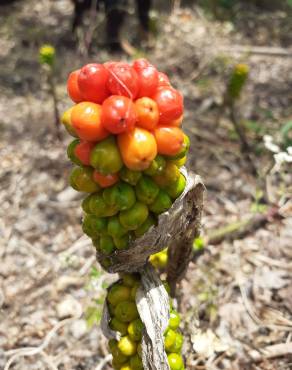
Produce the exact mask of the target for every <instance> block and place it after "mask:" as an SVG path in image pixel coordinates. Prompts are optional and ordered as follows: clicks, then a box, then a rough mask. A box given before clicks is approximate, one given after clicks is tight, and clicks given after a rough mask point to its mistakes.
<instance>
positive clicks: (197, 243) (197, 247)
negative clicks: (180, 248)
mask: <svg viewBox="0 0 292 370" xmlns="http://www.w3.org/2000/svg"><path fill="white" fill-rule="evenodd" d="M204 248H205V242H204V239H203V238H201V237H198V238H196V239H194V242H193V250H194V251H195V252H198V251H201V250H203V249H204Z"/></svg>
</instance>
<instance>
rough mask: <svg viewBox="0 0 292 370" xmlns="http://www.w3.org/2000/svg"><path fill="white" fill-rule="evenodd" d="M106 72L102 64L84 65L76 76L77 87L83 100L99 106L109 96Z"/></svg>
mask: <svg viewBox="0 0 292 370" xmlns="http://www.w3.org/2000/svg"><path fill="white" fill-rule="evenodd" d="M108 78H109V72H108V70H107V69H106V68H105V67H104V66H103V65H102V64H96V63H92V64H86V65H85V66H84V67H83V68H81V71H80V74H79V76H78V86H79V89H80V91H81V94H82V96H83V100H85V101H89V102H93V103H98V104H101V103H102V102H103V101H104V99H105V98H107V97H108V96H109V91H108V89H107V81H108Z"/></svg>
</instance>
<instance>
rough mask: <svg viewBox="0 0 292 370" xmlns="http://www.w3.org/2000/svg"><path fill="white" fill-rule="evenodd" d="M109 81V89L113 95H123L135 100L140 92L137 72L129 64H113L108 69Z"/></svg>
mask: <svg viewBox="0 0 292 370" xmlns="http://www.w3.org/2000/svg"><path fill="white" fill-rule="evenodd" d="M107 69H108V71H109V79H108V82H107V87H108V89H109V91H110V92H111V93H112V94H113V95H123V96H126V97H128V98H130V99H132V100H133V99H135V98H136V97H137V95H138V92H139V87H140V86H139V78H138V75H137V72H136V71H135V70H134V68H132V67H131V66H130V65H129V64H127V63H122V62H118V63H113V64H111V65H109V66H108V67H107Z"/></svg>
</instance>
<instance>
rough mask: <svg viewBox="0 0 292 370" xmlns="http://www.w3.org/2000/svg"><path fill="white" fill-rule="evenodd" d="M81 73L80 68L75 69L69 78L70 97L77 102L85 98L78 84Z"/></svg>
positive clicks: (68, 89)
mask: <svg viewBox="0 0 292 370" xmlns="http://www.w3.org/2000/svg"><path fill="white" fill-rule="evenodd" d="M79 74H80V69H78V70H77V71H73V72H71V73H70V74H69V77H68V80H67V91H68V95H69V96H70V98H71V99H72V100H73V101H74V102H75V103H79V102H81V101H82V100H83V98H82V94H81V91H80V89H79V86H78V76H79Z"/></svg>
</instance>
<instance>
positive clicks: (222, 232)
mask: <svg viewBox="0 0 292 370" xmlns="http://www.w3.org/2000/svg"><path fill="white" fill-rule="evenodd" d="M275 218H279V219H281V216H280V214H279V213H278V209H277V208H271V209H269V211H268V212H267V213H265V214H256V215H255V216H252V217H250V218H248V219H245V220H241V221H238V222H234V223H231V224H229V225H226V226H224V227H222V228H220V229H216V230H215V231H210V232H209V233H208V236H207V238H206V242H207V243H208V244H212V245H214V244H219V243H221V242H222V241H223V240H229V241H232V240H236V239H242V238H244V237H245V236H246V235H248V234H251V233H253V232H255V231H257V230H258V229H260V228H262V227H264V226H265V225H266V224H267V223H268V222H270V221H271V220H274V219H275Z"/></svg>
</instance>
